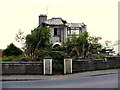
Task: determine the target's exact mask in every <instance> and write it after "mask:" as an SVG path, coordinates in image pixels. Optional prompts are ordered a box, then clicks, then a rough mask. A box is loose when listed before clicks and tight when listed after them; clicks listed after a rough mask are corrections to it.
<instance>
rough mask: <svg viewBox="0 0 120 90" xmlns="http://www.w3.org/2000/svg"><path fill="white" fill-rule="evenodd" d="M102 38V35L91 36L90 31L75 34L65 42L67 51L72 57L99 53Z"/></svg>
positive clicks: (85, 56) (86, 56)
mask: <svg viewBox="0 0 120 90" xmlns="http://www.w3.org/2000/svg"><path fill="white" fill-rule="evenodd" d="M100 39H101V37H91V36H90V35H89V33H88V32H83V33H82V34H81V35H79V36H76V35H75V34H73V35H72V36H70V37H68V38H67V40H66V42H65V44H64V46H65V52H68V55H70V56H72V57H73V56H76V57H78V58H88V57H91V56H92V54H97V53H98V51H99V50H100V49H101V44H99V43H98V41H99V40H100Z"/></svg>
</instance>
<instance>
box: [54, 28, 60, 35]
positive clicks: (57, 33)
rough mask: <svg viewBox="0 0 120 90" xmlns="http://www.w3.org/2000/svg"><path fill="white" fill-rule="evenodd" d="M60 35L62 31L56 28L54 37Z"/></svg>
mask: <svg viewBox="0 0 120 90" xmlns="http://www.w3.org/2000/svg"><path fill="white" fill-rule="evenodd" d="M59 35H60V29H59V28H54V36H59Z"/></svg>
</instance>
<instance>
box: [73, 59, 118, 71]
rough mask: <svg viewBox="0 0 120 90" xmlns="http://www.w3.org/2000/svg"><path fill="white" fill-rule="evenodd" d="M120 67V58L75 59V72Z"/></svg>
mask: <svg viewBox="0 0 120 90" xmlns="http://www.w3.org/2000/svg"><path fill="white" fill-rule="evenodd" d="M116 68H120V57H119V58H106V59H94V60H93V59H91V60H76V61H73V67H72V69H73V72H81V71H90V70H103V69H116Z"/></svg>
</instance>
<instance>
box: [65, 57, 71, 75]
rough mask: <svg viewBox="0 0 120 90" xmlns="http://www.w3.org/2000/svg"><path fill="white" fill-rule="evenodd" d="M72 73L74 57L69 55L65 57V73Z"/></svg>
mask: <svg viewBox="0 0 120 90" xmlns="http://www.w3.org/2000/svg"><path fill="white" fill-rule="evenodd" d="M67 73H68V74H70V73H72V58H70V57H69V56H67V57H65V58H64V74H67Z"/></svg>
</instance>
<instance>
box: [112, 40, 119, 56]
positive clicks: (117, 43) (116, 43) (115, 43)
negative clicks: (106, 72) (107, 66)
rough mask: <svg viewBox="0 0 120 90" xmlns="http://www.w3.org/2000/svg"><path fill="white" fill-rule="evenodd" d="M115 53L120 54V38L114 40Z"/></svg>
mask: <svg viewBox="0 0 120 90" xmlns="http://www.w3.org/2000/svg"><path fill="white" fill-rule="evenodd" d="M113 47H114V50H115V55H117V54H120V40H117V41H115V42H114V45H113Z"/></svg>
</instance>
